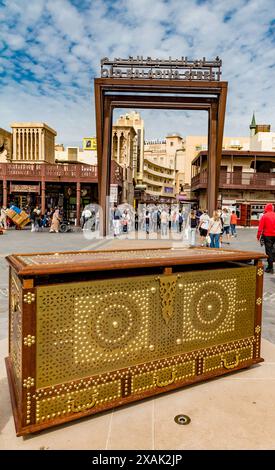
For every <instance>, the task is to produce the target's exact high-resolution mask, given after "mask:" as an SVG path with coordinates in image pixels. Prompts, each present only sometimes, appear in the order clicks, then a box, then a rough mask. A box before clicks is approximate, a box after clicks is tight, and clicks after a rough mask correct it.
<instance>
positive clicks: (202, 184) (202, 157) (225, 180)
mask: <svg viewBox="0 0 275 470" xmlns="http://www.w3.org/2000/svg"><path fill="white" fill-rule="evenodd" d="M191 184H192V191H193V194H194V196H195V197H196V199H197V201H198V205H199V206H200V207H201V208H202V209H205V208H206V201H207V199H206V188H207V152H206V151H201V152H199V154H198V155H197V156H196V157H195V158H194V160H193V162H192V180H191ZM269 202H271V203H273V204H274V203H275V152H259V151H249V150H247V151H244V150H243V151H240V150H239V151H237V150H235V151H234V150H223V152H222V161H221V168H220V182H219V195H218V205H219V207H224V206H227V207H230V208H231V209H232V210H236V213H237V216H238V219H239V220H238V223H239V224H240V225H244V226H251V225H252V226H253V225H258V223H259V218H260V216H261V214H262V213H263V210H264V206H265V204H267V203H269Z"/></svg>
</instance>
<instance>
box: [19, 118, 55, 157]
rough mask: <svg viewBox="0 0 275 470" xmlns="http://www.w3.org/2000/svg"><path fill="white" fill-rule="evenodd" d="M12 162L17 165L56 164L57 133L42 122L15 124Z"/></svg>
mask: <svg viewBox="0 0 275 470" xmlns="http://www.w3.org/2000/svg"><path fill="white" fill-rule="evenodd" d="M11 128H12V161H13V162H15V163H25V162H26V163H27V162H28V163H54V162H55V152H54V144H55V136H56V131H55V130H54V129H52V128H51V127H49V126H48V125H47V124H45V123H41V122H14V123H12V124H11Z"/></svg>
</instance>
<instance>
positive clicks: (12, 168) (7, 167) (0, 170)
mask: <svg viewBox="0 0 275 470" xmlns="http://www.w3.org/2000/svg"><path fill="white" fill-rule="evenodd" d="M0 175H1V177H2V178H4V179H6V180H12V181H16V180H17V181H20V180H21V181H40V180H44V181H49V182H50V181H53V182H54V181H62V182H73V181H77V180H79V181H81V182H89V183H97V166H94V165H82V164H78V165H77V164H55V165H51V164H47V163H45V164H44V163H41V164H37V163H0Z"/></svg>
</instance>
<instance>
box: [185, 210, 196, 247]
mask: <svg viewBox="0 0 275 470" xmlns="http://www.w3.org/2000/svg"><path fill="white" fill-rule="evenodd" d="M187 225H188V232H189V233H188V235H189V244H190V246H195V244H196V230H197V217H196V212H195V211H194V210H193V209H192V210H191V211H190V214H189V216H188V219H187Z"/></svg>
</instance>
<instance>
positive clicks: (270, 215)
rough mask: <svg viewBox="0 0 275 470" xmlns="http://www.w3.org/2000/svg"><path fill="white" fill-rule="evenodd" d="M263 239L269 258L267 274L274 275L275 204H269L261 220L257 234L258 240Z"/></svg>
mask: <svg viewBox="0 0 275 470" xmlns="http://www.w3.org/2000/svg"><path fill="white" fill-rule="evenodd" d="M261 237H262V238H263V241H264V246H265V252H266V255H267V257H268V258H267V267H266V269H265V272H266V273H270V274H273V252H274V251H273V250H275V213H274V207H273V204H267V205H266V206H265V208H264V215H263V216H262V217H261V219H260V222H259V227H258V232H257V239H258V240H260V239H261Z"/></svg>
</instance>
